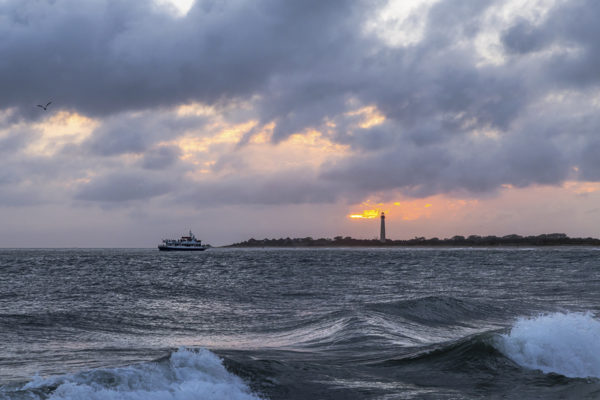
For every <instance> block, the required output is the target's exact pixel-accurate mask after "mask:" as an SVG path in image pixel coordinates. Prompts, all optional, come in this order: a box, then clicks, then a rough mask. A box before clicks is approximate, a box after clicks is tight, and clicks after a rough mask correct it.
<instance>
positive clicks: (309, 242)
mask: <svg viewBox="0 0 600 400" xmlns="http://www.w3.org/2000/svg"><path fill="white" fill-rule="evenodd" d="M582 245H587V246H600V239H596V238H591V237H588V238H570V237H568V236H567V235H566V234H564V233H546V234H542V235H537V236H520V235H514V234H513V235H506V236H479V235H471V236H467V237H465V236H459V235H457V236H452V237H451V238H444V239H439V238H437V237H434V238H430V239H427V238H425V237H414V238H412V239H408V240H391V239H387V240H386V241H384V242H382V241H380V240H379V239H354V238H352V237H350V236H345V237H344V236H336V237H334V238H333V239H330V238H319V239H313V238H312V237H304V238H293V239H292V238H289V237H287V238H279V239H254V238H252V239H248V240H246V241H244V242H239V243H234V244H231V245H229V246H225V247H354V246H356V247H361V246H362V247H382V246H386V247H390V246H421V247H430V246H431V247H434V246H448V247H452V246H454V247H457V246H458V247H462V246H466V247H477V246H481V247H485V246H582Z"/></svg>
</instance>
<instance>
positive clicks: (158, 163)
mask: <svg viewBox="0 0 600 400" xmlns="http://www.w3.org/2000/svg"><path fill="white" fill-rule="evenodd" d="M180 155H181V150H180V149H179V147H176V146H160V147H157V148H154V149H152V150H150V151H147V152H146V153H145V154H144V159H143V161H142V167H143V168H146V169H165V168H167V167H170V166H172V165H173V164H175V163H176V162H177V159H178V158H179V156H180Z"/></svg>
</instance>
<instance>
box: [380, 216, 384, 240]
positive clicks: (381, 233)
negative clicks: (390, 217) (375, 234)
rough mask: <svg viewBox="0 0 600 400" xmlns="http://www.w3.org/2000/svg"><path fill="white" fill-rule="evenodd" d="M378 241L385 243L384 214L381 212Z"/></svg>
mask: <svg viewBox="0 0 600 400" xmlns="http://www.w3.org/2000/svg"><path fill="white" fill-rule="evenodd" d="M379 241H380V242H381V243H385V214H384V213H383V212H381V231H380V232H379Z"/></svg>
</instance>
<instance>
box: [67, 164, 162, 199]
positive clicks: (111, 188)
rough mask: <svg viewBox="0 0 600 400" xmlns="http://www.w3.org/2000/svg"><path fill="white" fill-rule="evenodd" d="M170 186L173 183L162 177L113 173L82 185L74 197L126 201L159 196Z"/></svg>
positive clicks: (132, 173)
mask: <svg viewBox="0 0 600 400" xmlns="http://www.w3.org/2000/svg"><path fill="white" fill-rule="evenodd" d="M172 188H173V184H172V183H171V182H169V181H168V180H167V179H165V178H162V177H155V176H152V175H147V174H140V173H135V172H127V173H115V174H111V175H106V176H101V177H99V178H96V179H92V181H91V182H89V183H86V184H84V185H82V186H81V187H80V189H79V191H78V192H77V194H76V195H75V198H76V199H79V200H86V201H94V202H103V203H118V202H128V201H132V200H147V199H150V198H152V197H156V196H160V195H163V194H166V193H168V192H169V191H170V190H171V189H172Z"/></svg>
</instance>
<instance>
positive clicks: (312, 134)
mask: <svg viewBox="0 0 600 400" xmlns="http://www.w3.org/2000/svg"><path fill="white" fill-rule="evenodd" d="M599 18H600V2H597V1H594V0H569V1H565V0H506V1H495V0H472V1H471V0H414V1H407V0H390V1H384V0H381V1H380V0H369V1H337V0H329V1H321V0H302V1H280V0H247V1H244V0H220V1H213V0H196V1H194V0H177V1H175V0H136V1H128V0H86V1H80V0H0V221H1V223H0V247H154V246H156V245H157V244H158V243H159V242H160V241H161V240H162V239H163V238H167V237H172V238H174V237H179V236H181V235H182V234H184V233H187V231H188V230H190V229H191V230H192V231H193V232H194V233H195V234H196V236H197V237H199V238H201V239H202V240H203V241H204V242H206V243H210V244H213V245H224V244H229V243H232V242H238V241H242V240H246V239H249V238H251V237H253V238H256V239H262V238H279V237H307V236H311V237H314V238H318V237H334V236H338V235H341V236H352V237H356V238H367V239H370V238H376V237H377V235H378V233H379V220H378V218H371V217H373V216H375V217H376V216H377V215H378V214H379V213H380V212H382V211H383V212H385V213H386V225H387V226H386V228H387V229H386V230H387V236H388V238H392V239H410V238H413V237H415V236H418V237H421V236H425V237H439V238H444V237H451V236H454V235H465V236H468V235H471V234H474V235H497V236H502V235H508V234H513V233H514V234H520V235H537V234H541V233H553V232H561V233H567V234H568V235H569V236H577V237H588V236H592V237H600V157H599V154H600V131H599V127H600V112H598V111H599V110H600V41H598V40H597V38H598V37H600V25H599V24H598V23H597V21H598V19H599ZM50 101H51V102H52V103H51V104H50V105H49V106H48V107H47V110H43V109H42V108H41V107H38V106H37V105H38V104H40V105H45V104H46V103H48V102H50Z"/></svg>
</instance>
